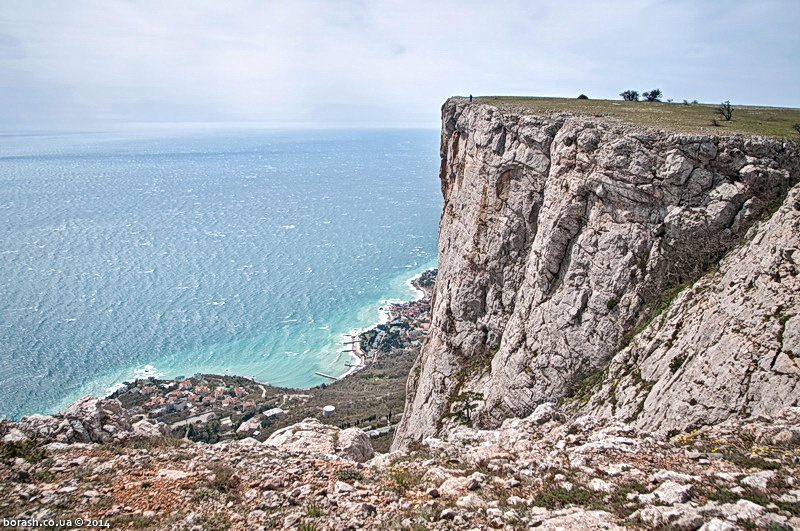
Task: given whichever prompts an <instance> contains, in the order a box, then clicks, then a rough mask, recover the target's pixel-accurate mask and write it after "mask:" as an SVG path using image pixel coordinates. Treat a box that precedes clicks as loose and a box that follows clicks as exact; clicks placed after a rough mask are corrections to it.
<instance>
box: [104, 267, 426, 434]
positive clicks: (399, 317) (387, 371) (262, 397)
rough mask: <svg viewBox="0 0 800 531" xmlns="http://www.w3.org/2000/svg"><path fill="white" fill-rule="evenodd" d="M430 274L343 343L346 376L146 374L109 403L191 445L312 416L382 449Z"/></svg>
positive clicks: (419, 336)
mask: <svg viewBox="0 0 800 531" xmlns="http://www.w3.org/2000/svg"><path fill="white" fill-rule="evenodd" d="M436 273H437V271H436V270H435V269H433V270H428V271H425V272H424V273H422V274H421V275H419V276H417V277H415V278H414V279H413V280H412V283H413V285H414V287H415V288H417V289H419V290H420V291H422V292H423V293H424V295H423V296H422V297H421V298H420V299H418V300H414V301H409V302H405V303H392V304H391V305H389V306H387V307H386V308H382V310H383V311H385V312H386V313H387V315H388V319H387V322H385V323H381V324H379V325H377V326H375V327H373V328H371V329H369V330H366V331H364V332H362V333H361V334H360V335H359V336H358V338H357V339H355V338H351V339H350V340H346V341H344V343H345V344H346V346H347V345H349V346H350V347H349V348H350V349H352V350H353V352H354V353H355V354H356V355H357V356H359V357H360V358H361V364H360V365H359V366H358V370H357V371H355V372H354V373H351V374H350V375H349V376H348V377H346V378H342V379H340V380H337V381H334V382H330V383H323V384H321V385H319V386H317V387H314V388H312V389H307V390H298V389H289V388H283V387H275V386H271V385H269V384H266V383H262V382H258V381H256V380H254V379H251V378H246V377H242V376H225V375H211V374H195V375H193V376H191V377H187V378H178V379H174V380H161V379H156V378H152V377H151V378H145V379H138V380H136V381H134V382H126V384H125V386H124V387H123V388H121V389H119V390H118V391H116V392H115V393H114V394H113V395H112V396H111V398H116V399H117V400H119V401H120V402H121V404H122V406H123V408H125V409H127V410H128V411H129V412H130V413H131V415H134V416H135V417H136V418H142V419H147V420H150V421H159V422H163V423H164V424H166V425H167V426H169V428H170V429H171V431H172V435H173V436H176V437H181V438H185V439H189V440H193V441H202V442H208V443H214V442H219V441H222V440H236V439H243V438H246V437H253V438H255V439H258V440H265V439H266V438H267V437H269V435H270V434H272V433H273V432H275V431H276V430H278V429H280V428H282V427H285V426H287V425H289V424H292V423H294V422H299V421H300V420H302V419H304V418H307V417H314V418H318V419H319V420H320V421H321V422H324V423H326V424H330V425H334V426H337V427H339V428H348V427H353V426H357V427H359V428H362V429H364V430H365V431H366V432H367V433H368V434H369V435H370V436H371V437H373V438H375V439H376V441H375V444H376V447H381V446H387V447H388V443H389V440H390V439H391V437H390V434H391V433H392V432H393V429H394V426H395V425H396V423H397V422H398V421H399V420H400V418H402V410H403V400H404V383H405V378H406V376H407V375H408V371H409V369H410V367H411V364H412V363H413V361H414V359H415V358H416V356H417V354H418V353H419V348H420V346H421V342H422V340H423V339H424V337H425V336H426V335H427V331H428V328H429V327H430V308H431V306H430V296H431V293H432V289H433V285H434V282H435V279H436ZM369 396H373V397H374V396H380V397H381V398H379V399H378V400H368V399H367V398H368V397H369Z"/></svg>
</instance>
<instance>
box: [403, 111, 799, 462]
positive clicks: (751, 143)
mask: <svg viewBox="0 0 800 531" xmlns="http://www.w3.org/2000/svg"><path fill="white" fill-rule="evenodd" d="M442 121H443V127H442V139H441V155H442V167H441V172H440V177H441V181H442V193H443V195H444V200H445V202H444V211H443V214H442V219H441V225H440V235H439V276H438V279H437V284H436V291H435V294H434V300H433V321H432V325H431V334H430V336H429V339H428V341H427V343H426V345H425V346H424V348H423V351H422V355H421V357H420V359H419V360H418V361H417V364H416V366H415V368H414V369H413V370H412V374H411V375H410V377H409V383H408V399H407V405H406V413H405V415H404V417H403V420H402V423H401V425H400V427H399V430H398V435H397V437H396V439H395V446H396V447H399V446H403V445H404V444H407V443H408V442H409V441H411V440H414V439H419V438H422V437H425V436H429V435H433V434H436V433H437V432H439V431H440V430H441V429H442V428H446V427H447V426H449V425H451V424H459V423H471V424H474V425H477V426H480V427H495V426H497V425H498V424H499V423H500V422H501V421H502V419H504V418H507V417H514V416H525V415H527V414H529V413H530V412H531V411H533V409H534V408H535V407H536V405H538V404H540V403H543V402H546V401H552V400H553V399H558V398H560V397H563V396H566V395H568V394H570V393H571V392H572V391H573V389H574V387H575V384H576V383H577V382H579V381H580V380H582V379H583V378H585V377H586V376H587V375H590V374H593V373H596V372H597V371H600V370H602V369H604V368H605V367H607V366H608V365H609V362H610V360H611V358H612V357H613V356H614V355H615V354H616V353H617V352H618V351H619V350H620V348H621V347H622V346H623V343H625V342H628V341H629V340H630V336H631V335H632V334H631V331H632V330H633V329H634V328H635V327H636V326H637V324H640V323H641V322H642V321H643V320H645V319H646V318H647V317H648V315H650V314H652V312H653V311H654V310H653V308H654V307H656V306H658V301H659V300H661V299H662V298H663V297H664V294H665V290H668V288H671V287H674V286H677V285H680V284H682V283H687V282H688V283H692V282H694V281H696V280H697V279H698V278H700V277H702V276H703V274H704V273H705V272H706V271H707V270H708V269H709V268H710V267H712V266H714V265H716V264H717V263H718V261H719V259H720V258H721V257H722V256H724V255H725V254H726V253H727V252H728V251H729V250H730V249H731V248H732V247H733V246H734V245H736V244H737V242H740V241H741V240H742V238H743V237H744V236H745V234H746V233H747V230H748V229H749V228H750V227H751V226H752V225H753V223H754V222H755V221H756V220H757V219H758V218H760V217H762V216H765V215H767V214H768V213H769V212H770V210H771V209H774V208H775V206H776V205H777V204H779V203H780V201H781V200H782V199H783V198H784V197H785V195H786V193H787V191H788V189H789V188H790V187H791V186H792V184H794V183H795V182H797V181H798V179H800V158H799V157H798V153H797V149H796V147H795V146H794V145H793V144H791V143H788V142H781V141H774V140H766V139H748V138H743V137H717V136H711V135H688V134H671V133H666V132H663V131H655V130H651V129H642V128H638V127H636V126H633V125H628V124H615V123H611V122H608V121H604V120H592V119H589V118H586V117H576V116H571V115H563V114H562V115H555V114H554V115H548V116H538V115H532V114H529V113H526V112H525V111H520V110H509V109H500V108H496V107H493V106H489V105H483V104H469V103H468V102H467V101H465V100H463V99H451V100H449V101H448V102H447V103H445V105H444V107H443V113H442ZM776 363H777V362H776Z"/></svg>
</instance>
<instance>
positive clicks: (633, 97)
mask: <svg viewBox="0 0 800 531" xmlns="http://www.w3.org/2000/svg"><path fill="white" fill-rule="evenodd" d="M620 96H622V99H623V100H625V101H639V93H638V92H637V91H635V90H626V91H625V92H622V93H620Z"/></svg>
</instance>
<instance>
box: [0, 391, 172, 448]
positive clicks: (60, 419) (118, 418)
mask: <svg viewBox="0 0 800 531" xmlns="http://www.w3.org/2000/svg"><path fill="white" fill-rule="evenodd" d="M169 433H170V431H169V428H168V427H167V426H166V425H165V424H163V423H152V422H149V421H148V420H144V419H142V420H139V421H138V422H136V423H131V415H130V413H129V412H128V410H126V409H124V408H123V407H122V404H120V402H119V401H118V400H106V399H101V398H95V397H93V396H85V397H83V398H81V399H79V400H77V401H76V402H74V403H73V404H71V405H70V406H69V407H67V409H65V410H64V411H62V412H61V413H57V414H55V415H53V416H50V415H30V416H28V417H23V418H22V419H21V420H19V421H3V424H2V425H0V434H2V440H3V441H4V442H22V441H25V440H31V441H34V442H37V443H38V442H44V443H52V442H57V443H65V444H68V443H74V442H78V443H106V442H110V441H116V440H124V439H148V438H153V437H164V436H167V435H169Z"/></svg>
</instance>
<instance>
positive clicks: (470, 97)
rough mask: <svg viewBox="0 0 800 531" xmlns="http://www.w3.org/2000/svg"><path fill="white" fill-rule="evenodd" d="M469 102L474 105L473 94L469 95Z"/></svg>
mask: <svg viewBox="0 0 800 531" xmlns="http://www.w3.org/2000/svg"><path fill="white" fill-rule="evenodd" d="M469 102H470V103H472V94H470V95H469Z"/></svg>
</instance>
